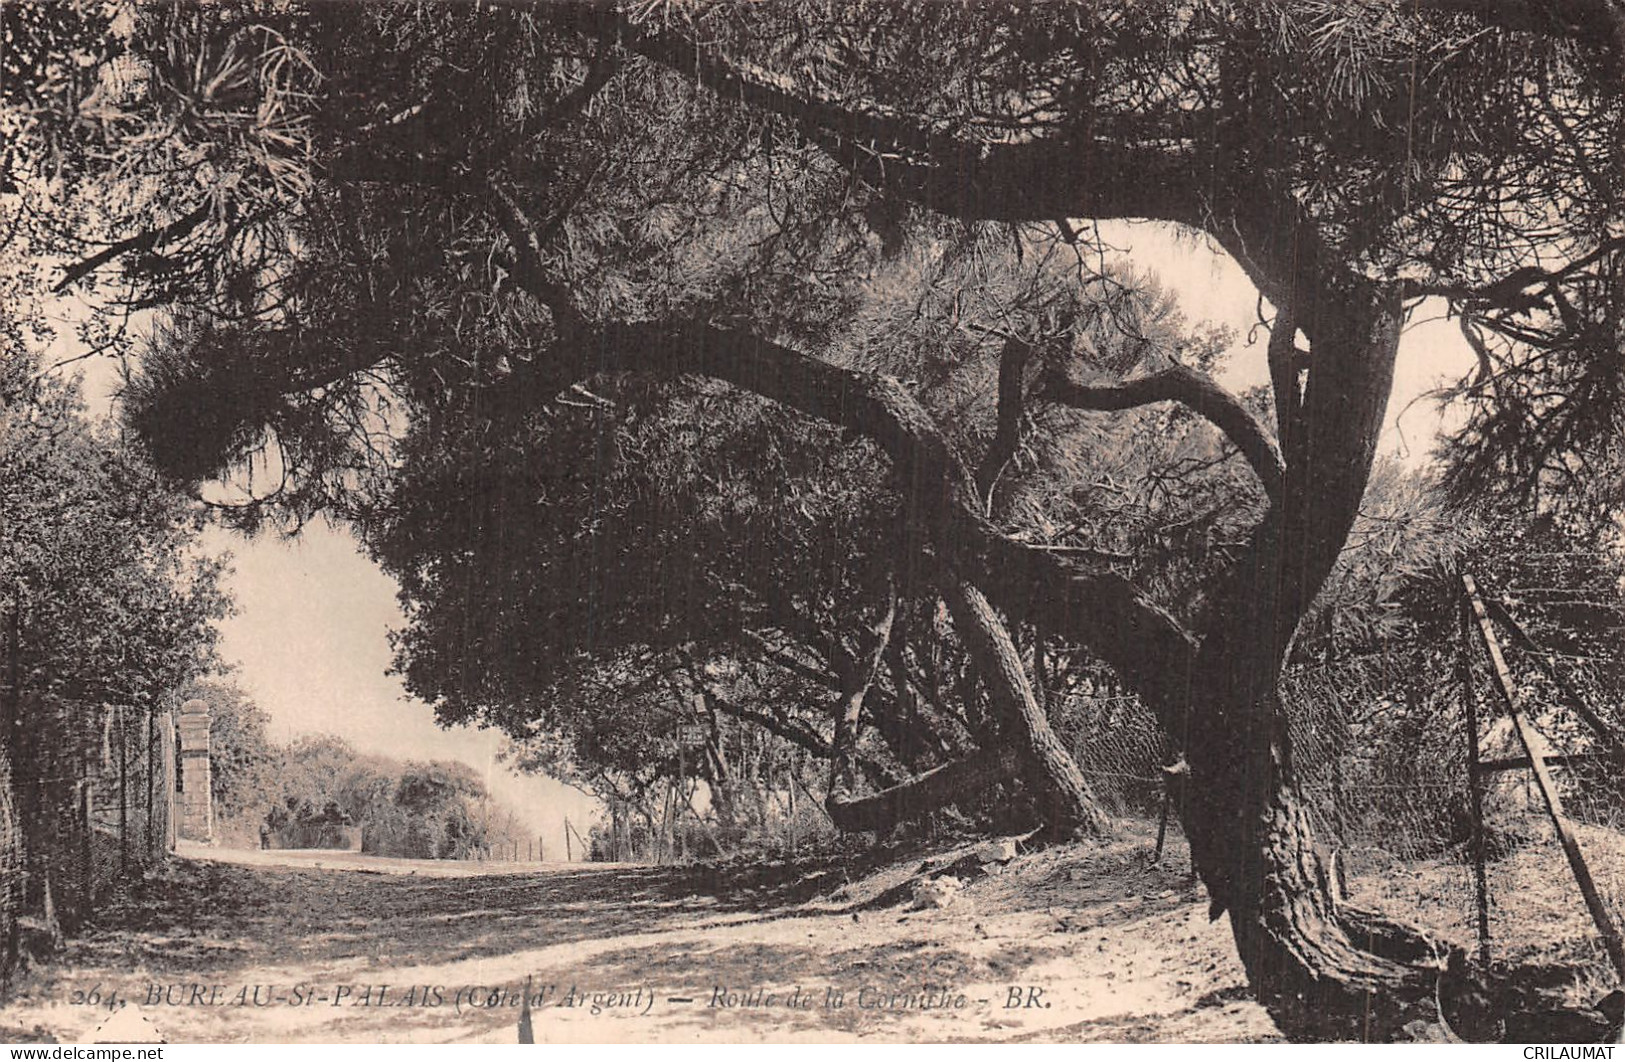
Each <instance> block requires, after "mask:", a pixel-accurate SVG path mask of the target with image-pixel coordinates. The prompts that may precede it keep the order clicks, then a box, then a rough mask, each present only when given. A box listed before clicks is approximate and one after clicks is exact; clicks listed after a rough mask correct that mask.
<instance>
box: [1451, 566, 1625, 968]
mask: <svg viewBox="0 0 1625 1062" xmlns="http://www.w3.org/2000/svg"><path fill="white" fill-rule="evenodd" d="M1461 579H1462V585H1463V586H1464V587H1466V590H1467V598H1468V601H1469V602H1470V603H1471V605H1472V609H1473V616H1474V618H1475V619H1477V621H1478V633H1479V635H1480V636H1481V637H1482V639H1483V642H1484V650H1485V652H1487V653H1488V654H1489V658H1490V671H1491V672H1492V674H1493V676H1494V678H1495V686H1496V689H1497V690H1498V691H1499V692H1500V694H1501V700H1502V701H1503V702H1504V703H1505V705H1506V710H1507V713H1508V714H1509V715H1511V717H1512V729H1513V730H1514V731H1515V732H1516V733H1517V735H1518V742H1519V744H1521V745H1523V750H1524V752H1525V753H1527V754H1528V756H1529V771H1530V773H1531V774H1533V775H1534V776H1535V788H1537V789H1539V790H1540V795H1541V797H1542V798H1543V799H1544V800H1545V801H1546V811H1547V813H1548V814H1549V815H1550V816H1551V819H1552V829H1554V830H1556V831H1557V840H1558V843H1559V844H1561V845H1562V846H1563V855H1564V856H1566V857H1567V858H1568V861H1569V869H1570V870H1572V871H1573V872H1574V881H1575V884H1577V885H1579V886H1580V895H1581V896H1582V897H1583V898H1584V899H1585V904H1586V910H1587V911H1588V912H1589V913H1590V914H1591V920H1592V921H1593V922H1594V923H1596V926H1597V932H1598V933H1599V934H1601V936H1602V946H1603V949H1604V950H1605V951H1607V952H1608V958H1609V960H1610V961H1611V962H1612V963H1613V964H1614V970H1615V972H1617V973H1618V974H1619V976H1620V977H1621V978H1622V979H1625V940H1621V938H1620V935H1619V930H1618V929H1616V928H1615V927H1614V921H1613V918H1612V917H1610V916H1609V914H1608V908H1607V907H1605V906H1604V905H1603V902H1602V896H1601V895H1599V894H1598V892H1597V883H1596V882H1595V881H1593V880H1592V878H1591V870H1590V868H1589V867H1587V866H1586V861H1585V855H1584V854H1583V853H1582V852H1581V851H1580V842H1579V841H1578V840H1576V839H1575V836H1574V833H1573V831H1571V830H1570V829H1569V826H1568V822H1567V821H1566V820H1567V815H1566V813H1565V812H1564V810H1563V799H1562V797H1561V796H1559V795H1558V792H1557V785H1556V783H1555V782H1553V781H1552V776H1551V774H1550V772H1549V771H1548V770H1547V769H1546V759H1545V757H1543V756H1542V755H1541V753H1540V748H1539V745H1538V743H1537V741H1536V738H1535V736H1534V735H1533V734H1531V733H1530V730H1529V724H1528V723H1527V722H1525V721H1524V718H1523V712H1522V711H1520V710H1519V708H1518V695H1517V691H1516V690H1515V689H1514V688H1513V685H1512V676H1511V674H1510V673H1509V672H1508V670H1507V665H1506V660H1505V659H1504V658H1502V656H1501V645H1500V643H1499V642H1498V641H1497V640H1496V638H1495V631H1494V630H1492V629H1491V628H1490V617H1489V614H1488V613H1487V612H1486V611H1485V609H1484V602H1483V601H1482V600H1481V599H1480V598H1479V596H1478V586H1477V585H1476V584H1475V583H1474V582H1473V577H1472V576H1470V575H1463V576H1462V577H1461Z"/></svg>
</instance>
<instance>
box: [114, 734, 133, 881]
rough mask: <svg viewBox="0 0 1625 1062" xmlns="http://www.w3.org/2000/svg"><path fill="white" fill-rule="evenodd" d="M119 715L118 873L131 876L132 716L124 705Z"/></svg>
mask: <svg viewBox="0 0 1625 1062" xmlns="http://www.w3.org/2000/svg"><path fill="white" fill-rule="evenodd" d="M114 710H115V711H116V712H117V713H118V871H119V876H120V877H125V878H127V877H129V876H130V733H129V727H130V715H129V713H128V712H127V711H125V709H124V705H122V704H121V705H118V706H117V708H115V709H114Z"/></svg>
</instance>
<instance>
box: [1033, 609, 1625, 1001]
mask: <svg viewBox="0 0 1625 1062" xmlns="http://www.w3.org/2000/svg"><path fill="white" fill-rule="evenodd" d="M1558 581H1559V580H1557V579H1555V578H1554V579H1553V581H1552V585H1550V586H1544V587H1531V586H1529V585H1520V584H1517V583H1511V582H1508V583H1505V584H1503V585H1501V586H1498V587H1496V588H1495V591H1494V592H1495V596H1496V600H1497V601H1501V600H1505V601H1507V602H1508V603H1509V604H1508V605H1507V606H1506V607H1507V608H1510V607H1518V608H1521V609H1522V610H1523V612H1524V613H1525V614H1529V615H1537V616H1538V615H1539V614H1540V613H1539V610H1538V609H1537V608H1536V607H1535V604H1533V603H1534V602H1536V600H1537V598H1538V599H1539V600H1540V601H1557V602H1559V604H1561V605H1562V607H1563V610H1564V611H1562V612H1561V613H1560V614H1559V615H1558V616H1557V618H1556V620H1555V622H1553V623H1549V624H1548V625H1547V626H1546V628H1545V629H1544V630H1542V629H1539V627H1538V625H1537V626H1536V635H1537V636H1538V638H1539V639H1541V640H1540V641H1537V640H1536V639H1535V637H1530V636H1525V638H1524V640H1523V641H1522V642H1517V641H1515V640H1514V638H1513V636H1512V634H1511V632H1506V631H1504V632H1503V636H1504V637H1505V639H1506V641H1507V644H1508V648H1507V650H1506V659H1507V663H1508V668H1509V671H1510V679H1511V683H1512V688H1513V690H1514V695H1515V697H1516V703H1518V704H1519V705H1520V707H1521V711H1522V714H1523V715H1524V717H1525V720H1526V722H1527V723H1528V726H1529V729H1530V731H1531V732H1532V733H1533V734H1534V735H1535V738H1534V740H1535V742H1536V744H1537V746H1538V747H1537V752H1538V754H1539V756H1540V757H1541V758H1542V759H1543V761H1544V762H1545V763H1546V764H1548V765H1549V772H1550V775H1551V777H1552V779H1553V783H1554V787H1555V795H1556V797H1557V799H1558V802H1559V804H1560V805H1561V808H1562V810H1563V813H1564V819H1563V821H1564V822H1565V823H1566V824H1567V825H1568V827H1569V829H1570V831H1571V833H1572V835H1573V836H1574V837H1575V839H1576V841H1577V843H1578V847H1579V849H1580V851H1581V852H1582V854H1583V860H1584V863H1585V865H1586V869H1587V870H1588V871H1589V876H1590V877H1591V878H1592V879H1593V881H1594V883H1595V886H1596V892H1597V894H1598V895H1599V896H1600V898H1601V906H1602V907H1603V908H1604V909H1605V911H1606V912H1607V914H1608V915H1609V917H1610V918H1611V919H1612V922H1613V924H1614V925H1615V926H1618V925H1619V924H1621V923H1625V764H1622V763H1621V761H1620V759H1619V758H1618V757H1616V756H1615V755H1613V754H1611V753H1610V751H1609V750H1610V748H1611V747H1613V746H1610V745H1609V744H1608V739H1607V738H1606V735H1607V734H1609V733H1611V734H1613V735H1616V736H1617V738H1618V739H1619V740H1625V697H1622V696H1621V694H1622V693H1625V685H1622V683H1621V678H1622V675H1625V668H1622V666H1621V661H1620V659H1619V654H1618V653H1617V651H1608V650H1607V648H1606V647H1607V645H1608V644H1609V643H1608V641H1607V640H1606V639H1603V640H1601V641H1599V640H1598V639H1597V638H1596V637H1594V636H1595V635H1596V634H1597V632H1598V629H1599V625H1598V622H1597V620H1596V618H1595V617H1596V614H1597V612H1598V610H1599V608H1600V607H1601V606H1608V608H1609V609H1613V610H1614V612H1615V614H1616V615H1617V617H1618V618H1619V619H1622V620H1625V609H1618V608H1617V605H1616V604H1614V603H1612V602H1611V600H1610V598H1609V596H1608V595H1607V594H1606V593H1603V592H1599V591H1596V590H1591V591H1589V592H1588V594H1589V596H1588V594H1587V593H1580V592H1577V591H1567V590H1561V588H1560V587H1557V583H1558ZM1560 591H1561V592H1560ZM1541 595H1544V597H1541ZM1582 598H1584V599H1585V602H1586V607H1587V608H1588V609H1589V610H1591V611H1590V613H1589V614H1588V616H1587V617H1586V624H1587V626H1586V628H1585V630H1583V631H1581V632H1579V634H1582V635H1584V637H1567V638H1565V637H1562V635H1563V634H1564V631H1565V630H1568V632H1569V633H1570V634H1574V633H1575V632H1574V631H1573V630H1572V629H1571V628H1564V626H1563V625H1564V624H1573V623H1575V622H1576V620H1575V617H1576V613H1575V611H1574V607H1575V602H1576V601H1579V600H1581V599H1582ZM1505 614H1506V615H1507V616H1508V618H1507V619H1506V620H1504V621H1502V622H1503V623H1512V622H1514V621H1513V620H1511V619H1510V612H1508V613H1505ZM1621 631H1625V626H1622V627H1620V628H1618V629H1617V630H1614V631H1613V634H1614V642H1615V644H1617V635H1618V633H1620V632H1621ZM1462 633H1463V634H1464V635H1465V634H1466V633H1467V631H1466V630H1465V629H1464V630H1463V632H1462ZM1551 646H1556V647H1557V649H1556V651H1555V652H1553V651H1549V649H1550V647H1551ZM1464 649H1465V650H1466V651H1465V652H1464ZM1554 676H1555V677H1554ZM1493 681H1494V675H1493V670H1492V667H1491V663H1490V660H1489V658H1488V656H1487V655H1486V652H1485V650H1484V648H1483V646H1482V644H1479V643H1477V642H1476V641H1465V640H1460V639H1451V640H1446V641H1444V642H1443V643H1442V644H1434V645H1406V646H1401V647H1396V648H1395V650H1394V651H1392V652H1377V653H1371V654H1367V655H1364V656H1359V657H1351V658H1346V659H1341V660H1332V661H1321V662H1315V663H1312V664H1301V665H1296V666H1293V667H1290V668H1288V669H1287V671H1286V672H1285V674H1284V675H1283V677H1282V681H1281V686H1280V696H1281V699H1282V703H1283V707H1284V709H1285V711H1286V712H1287V715H1288V720H1289V728H1290V733H1291V740H1292V748H1293V758H1292V765H1293V772H1294V777H1295V779H1296V781H1297V784H1298V786H1299V789H1300V791H1301V793H1302V794H1303V796H1304V798H1305V799H1306V801H1307V803H1308V805H1309V809H1310V813H1311V816H1312V818H1313V820H1314V821H1315V824H1316V832H1317V835H1318V837H1319V838H1320V839H1321V841H1322V843H1323V844H1324V845H1325V846H1326V847H1327V848H1328V849H1329V853H1328V854H1330V853H1335V854H1336V856H1337V863H1338V865H1339V870H1340V872H1341V874H1342V877H1343V880H1344V882H1345V885H1346V888H1347V890H1348V892H1349V895H1350V896H1351V897H1352V898H1353V899H1355V900H1356V901H1360V902H1365V903H1368V904H1373V905H1376V906H1379V907H1386V908H1389V909H1390V910H1391V911H1392V912H1393V913H1395V914H1398V915H1402V916H1404V917H1406V918H1407V919H1410V920H1413V921H1417V922H1420V923H1421V924H1423V925H1425V926H1427V927H1429V928H1430V929H1433V930H1434V931H1436V932H1438V933H1439V934H1441V935H1442V936H1445V937H1447V938H1449V939H1452V940H1453V941H1455V942H1457V943H1460V944H1461V945H1463V946H1464V947H1468V948H1477V947H1478V946H1479V943H1480V942H1479V937H1480V935H1481V927H1480V915H1479V906H1480V890H1479V886H1478V881H1477V868H1476V863H1477V857H1478V843H1479V842H1478V833H1477V829H1476V826H1475V823H1476V822H1477V821H1478V817H1477V816H1475V813H1474V805H1473V784H1474V783H1473V779H1475V778H1476V779H1477V781H1478V785H1479V786H1480V798H1481V799H1480V804H1481V819H1482V823H1483V854H1484V889H1483V903H1484V907H1485V911H1484V917H1483V923H1484V924H1483V927H1482V929H1484V930H1487V937H1488V947H1487V948H1486V949H1485V950H1486V954H1487V955H1488V956H1489V957H1490V958H1491V959H1492V960H1505V961H1529V960H1540V961H1550V962H1561V963H1564V964H1566V965H1572V966H1580V967H1586V966H1591V967H1594V968H1595V969H1597V970H1598V971H1599V972H1602V971H1605V969H1606V966H1607V963H1608V958H1607V956H1606V952H1605V946H1604V940H1603V936H1602V932H1601V930H1599V928H1598V924H1597V922H1596V921H1595V920H1594V918H1593V917H1592V915H1591V914H1590V913H1589V912H1588V909H1587V904H1586V901H1585V900H1584V898H1583V897H1582V894H1581V888H1580V885H1579V884H1578V882H1577V878H1576V872H1575V870H1574V869H1573V868H1572V867H1571V865H1570V863H1569V861H1568V859H1567V858H1566V856H1565V852H1564V849H1563V846H1562V845H1561V844H1560V843H1559V839H1558V837H1557V833H1556V828H1555V826H1554V824H1553V820H1552V816H1551V813H1550V810H1549V808H1548V806H1547V803H1546V801H1545V799H1544V798H1543V797H1542V795H1541V792H1540V788H1539V786H1538V785H1537V783H1536V781H1535V777H1534V774H1533V772H1532V770H1531V767H1530V762H1529V761H1530V757H1529V756H1528V754H1527V752H1526V751H1525V750H1524V749H1523V748H1522V747H1521V745H1520V743H1519V741H1518V739H1517V736H1516V732H1515V728H1514V726H1513V723H1512V720H1511V718H1510V715H1509V712H1508V710H1507V707H1506V704H1505V703H1504V700H1503V699H1502V698H1500V697H1499V696H1498V695H1497V694H1496V693H1495V686H1494V685H1493V684H1492V683H1493ZM1469 697H1470V698H1471V707H1472V709H1473V710H1472V711H1471V712H1469V711H1468V707H1469V702H1468V698H1469ZM1576 697H1578V699H1579V700H1580V701H1582V702H1583V708H1589V709H1590V710H1591V712H1592V714H1593V715H1595V716H1596V719H1595V720H1594V721H1593V722H1587V721H1586V720H1585V719H1583V718H1581V715H1580V713H1579V712H1578V711H1577V710H1576V709H1575V708H1573V707H1572V706H1571V705H1572V702H1573V701H1574V700H1575V699H1576ZM1052 717H1053V719H1054V722H1055V726H1056V729H1057V730H1058V731H1059V732H1060V733H1061V734H1062V736H1063V737H1064V738H1065V739H1066V740H1067V742H1068V745H1069V747H1071V748H1072V750H1073V752H1074V756H1075V758H1076V759H1077V761H1078V764H1079V767H1080V769H1081V770H1082V771H1083V773H1084V775H1085V777H1086V778H1087V779H1088V780H1089V782H1090V784H1091V787H1092V788H1093V790H1094V793H1095V795H1096V797H1097V799H1099V800H1100V802H1101V803H1102V804H1103V805H1104V806H1105V807H1106V809H1107V810H1108V811H1110V812H1111V813H1113V814H1115V815H1118V816H1122V817H1141V818H1144V817H1149V816H1151V815H1156V814H1158V813H1159V812H1163V813H1165V812H1164V808H1165V806H1166V805H1165V804H1164V801H1163V792H1164V790H1165V784H1166V781H1167V779H1166V775H1165V773H1164V771H1163V769H1162V768H1163V767H1164V766H1166V765H1167V764H1168V763H1169V762H1170V757H1171V755H1172V750H1171V748H1170V747H1169V744H1168V742H1167V741H1166V740H1165V739H1164V737H1163V736H1162V733H1161V731H1160V729H1159V728H1158V726H1157V724H1156V721H1155V719H1154V718H1153V717H1152V715H1151V713H1150V712H1149V710H1147V709H1146V708H1145V707H1144V706H1143V705H1141V704H1140V703H1139V702H1138V701H1137V700H1136V699H1134V698H1133V697H1127V696H1120V695H1105V696H1073V697H1068V698H1065V699H1057V702H1056V703H1054V704H1052ZM1475 724H1476V736H1477V743H1476V744H1477V759H1478V762H1479V763H1480V767H1479V768H1478V769H1477V770H1473V769H1472V768H1470V763H1471V762H1472V760H1473V751H1474V745H1473V743H1472V742H1470V741H1469V728H1470V727H1473V726H1474V725H1475ZM1599 735H1602V736H1599ZM1176 818H1177V817H1176ZM1174 828H1175V829H1177V824H1175V826H1174ZM1601 976H1602V977H1603V978H1604V979H1606V978H1607V976H1608V975H1606V973H1601Z"/></svg>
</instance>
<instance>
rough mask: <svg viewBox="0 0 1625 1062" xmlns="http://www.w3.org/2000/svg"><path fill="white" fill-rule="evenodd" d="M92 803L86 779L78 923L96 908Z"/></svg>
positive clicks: (81, 793)
mask: <svg viewBox="0 0 1625 1062" xmlns="http://www.w3.org/2000/svg"><path fill="white" fill-rule="evenodd" d="M93 810H94V809H93V807H92V802H91V784H90V779H89V778H85V779H83V780H81V781H80V783H79V816H78V817H79V858H81V859H83V860H84V864H85V873H84V878H83V880H82V881H81V882H80V893H79V895H80V909H79V911H78V913H77V916H76V917H75V919H74V921H75V922H76V923H81V922H83V921H84V920H85V919H86V918H89V917H90V912H91V911H92V910H94V909H95V906H96V849H95V839H96V838H95V832H96V831H95V826H94V824H93V823H92V821H91V815H92V813H93Z"/></svg>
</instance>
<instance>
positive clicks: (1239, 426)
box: [1040, 365, 1286, 502]
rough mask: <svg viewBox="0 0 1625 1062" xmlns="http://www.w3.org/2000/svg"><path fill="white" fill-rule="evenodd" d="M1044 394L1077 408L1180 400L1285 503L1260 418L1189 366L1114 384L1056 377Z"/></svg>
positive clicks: (1278, 461) (1272, 445)
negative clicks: (1217, 432)
mask: <svg viewBox="0 0 1625 1062" xmlns="http://www.w3.org/2000/svg"><path fill="white" fill-rule="evenodd" d="M1040 395H1041V396H1042V397H1043V398H1045V399H1048V400H1049V401H1051V402H1055V403H1057V404H1059V405H1064V406H1070V407H1072V408H1074V409H1091V410H1123V409H1134V408H1136V407H1138V406H1144V405H1150V404H1152V403H1155V402H1178V403H1180V404H1182V405H1184V406H1187V407H1189V408H1190V409H1192V410H1194V411H1196V412H1197V413H1200V414H1201V415H1202V416H1203V417H1206V418H1207V419H1208V420H1209V421H1211V422H1212V423H1213V425H1214V426H1215V427H1217V428H1218V429H1219V430H1220V431H1222V432H1224V434H1225V437H1226V438H1228V439H1229V440H1230V441H1231V443H1233V444H1234V445H1235V447H1236V448H1237V449H1238V450H1240V451H1241V453H1242V456H1244V457H1246V458H1247V463H1248V464H1250V465H1252V467H1253V471H1254V472H1256V473H1257V474H1258V479H1259V482H1260V483H1262V484H1263V486H1264V493H1265V494H1267V495H1269V498H1270V501H1272V502H1279V501H1280V500H1281V484H1282V480H1283V477H1284V476H1285V473H1286V467H1285V463H1284V462H1283V460H1282V458H1281V449H1280V447H1279V446H1278V445H1277V444H1276V442H1275V439H1274V438H1273V437H1271V435H1270V434H1269V432H1268V431H1267V430H1266V429H1265V428H1264V425H1263V424H1262V423H1260V422H1259V420H1258V418H1257V417H1255V416H1253V414H1252V413H1251V412H1250V411H1249V410H1248V409H1247V407H1246V406H1244V405H1242V404H1241V402H1240V400H1239V399H1237V398H1236V396H1235V395H1233V394H1231V393H1230V392H1229V391H1226V390H1225V389H1224V388H1222V387H1220V386H1219V385H1218V384H1217V383H1216V382H1214V380H1213V378H1212V377H1210V376H1208V375H1206V374H1205V373H1200V372H1197V371H1196V370H1195V369H1192V368H1190V367H1189V366H1185V365H1171V366H1169V367H1168V368H1166V369H1161V370H1159V371H1157V372H1154V373H1151V374H1149V375H1147V376H1140V377H1136V378H1135V379H1132V380H1126V381H1124V382H1122V383H1115V384H1093V385H1091V384H1080V383H1077V382H1075V381H1073V380H1069V379H1065V378H1063V377H1060V376H1059V375H1055V376H1052V377H1051V378H1050V379H1049V380H1048V381H1047V382H1046V383H1045V385H1044V388H1043V390H1042V391H1041V392H1040Z"/></svg>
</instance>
